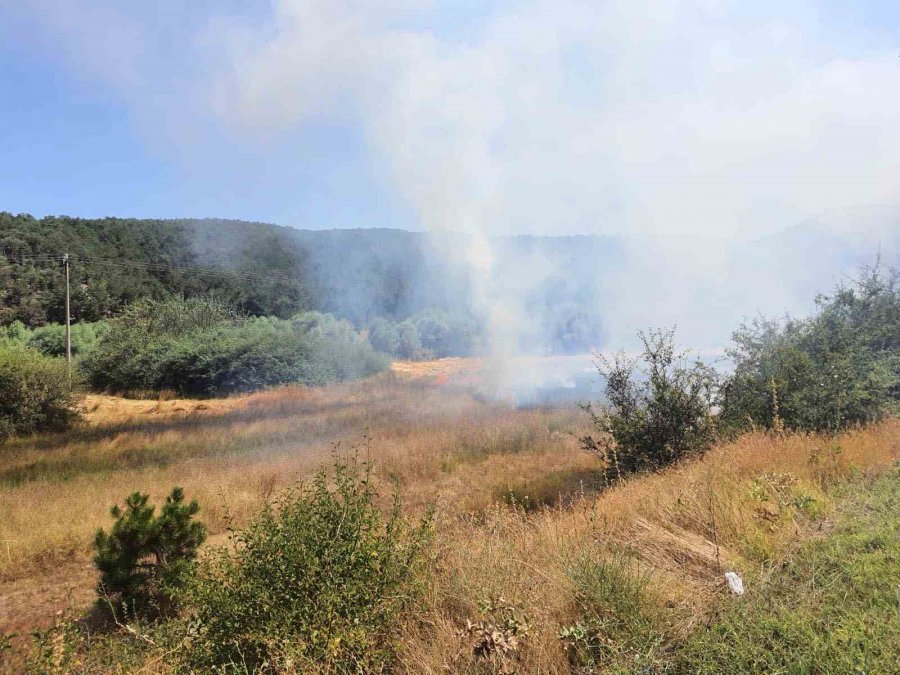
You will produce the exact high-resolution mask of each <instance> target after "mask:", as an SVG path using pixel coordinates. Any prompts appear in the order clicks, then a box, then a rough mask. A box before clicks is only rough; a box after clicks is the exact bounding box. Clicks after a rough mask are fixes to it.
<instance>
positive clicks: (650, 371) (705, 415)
mask: <svg viewBox="0 0 900 675" xmlns="http://www.w3.org/2000/svg"><path fill="white" fill-rule="evenodd" d="M639 336H640V338H641V341H642V342H643V345H644V350H643V354H642V356H641V359H629V358H627V357H626V356H625V355H624V354H619V355H617V356H616V357H614V358H613V359H612V360H608V359H606V358H605V357H602V356H601V357H600V362H599V363H598V364H597V368H598V370H599V372H600V374H601V375H602V376H603V377H604V379H605V381H606V392H605V393H606V405H605V406H604V407H603V408H601V409H597V408H595V407H593V406H592V405H590V404H588V405H585V406H584V409H585V410H586V411H587V412H588V414H589V415H590V416H591V419H592V421H593V423H594V426H595V428H596V429H597V431H598V432H599V433H598V436H597V437H594V436H584V437H583V438H581V446H582V448H584V449H585V450H587V451H589V452H592V453H594V454H596V455H598V456H599V457H600V458H601V459H603V460H604V462H605V464H606V466H607V479H608V480H617V479H619V478H621V477H622V476H624V475H625V474H630V473H634V472H636V471H642V470H653V469H659V468H661V467H664V466H666V465H668V464H671V463H672V462H675V461H678V460H680V459H682V458H684V457H687V456H689V455H693V454H698V453H702V452H705V451H706V450H707V449H709V447H710V446H711V445H712V443H713V441H714V440H715V438H716V425H715V419H714V417H713V415H712V414H711V411H712V408H713V406H714V404H715V402H716V397H717V393H718V388H719V376H718V374H717V373H716V371H715V369H713V368H712V367H710V366H708V365H706V364H704V363H702V362H701V361H699V360H698V361H694V362H693V363H689V362H688V361H687V360H686V357H687V354H686V353H678V352H677V351H676V348H675V332H674V330H656V331H650V332H648V333H640V334H639ZM641 361H643V366H641Z"/></svg>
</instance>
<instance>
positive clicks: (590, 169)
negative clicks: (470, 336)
mask: <svg viewBox="0 0 900 675" xmlns="http://www.w3.org/2000/svg"><path fill="white" fill-rule="evenodd" d="M638 4H639V3H633V2H610V3H602V2H597V3H577V2H554V3H546V2H540V1H536V2H521V3H497V4H491V3H481V2H472V1H467V2H455V3H446V4H443V5H442V4H440V3H437V4H434V3H430V2H428V1H427V0H396V1H391V0H389V1H387V2H379V3H376V2H366V1H365V0H358V1H355V2H344V1H340V0H334V1H332V2H324V3H323V2H302V1H300V0H297V1H296V2H293V1H291V0H280V1H278V2H274V3H270V2H264V1H260V2H237V1H236V0H235V1H232V2H212V1H208V0H195V1H193V2H190V3H187V2H186V3H176V2H149V3H147V2H141V3H137V2H113V1H111V0H106V1H104V0H95V1H93V2H87V1H86V0H63V1H53V0H35V2H29V3H20V2H14V1H13V0H4V1H2V2H0V100H2V101H3V104H2V105H0V129H2V131H0V151H2V156H3V158H4V161H3V168H2V169H0V209H3V210H9V211H13V212H29V213H33V214H35V215H38V216H41V215H45V214H62V213H65V214H71V215H79V216H85V217H96V216H103V215H122V216H126V215H127V216H140V217H174V216H218V217H231V218H242V219H249V220H264V221H272V222H278V223H283V224H291V225H296V226H301V227H317V228H318V227H383V226H396V227H405V228H408V229H427V228H429V227H453V226H455V225H457V223H456V219H459V220H460V221H461V222H463V225H462V227H465V226H466V225H465V224H466V223H469V222H474V221H477V222H478V228H479V229H486V230H489V231H493V230H494V228H496V230H497V231H503V232H506V231H513V232H517V231H534V232H542V233H554V232H575V231H577V232H591V231H607V230H608V231H612V232H615V231H621V230H622V229H623V228H624V229H626V230H629V229H635V230H641V228H644V229H643V230H642V231H644V232H645V234H646V233H649V234H660V233H662V234H667V233H669V232H670V229H671V232H672V233H675V234H677V233H680V232H682V231H683V230H685V229H691V228H693V229H696V230H698V231H702V232H703V233H704V234H709V235H711V236H714V235H716V234H718V233H719V230H720V229H721V230H722V231H724V232H725V233H726V234H727V233H730V232H733V231H740V230H742V229H746V223H747V222H753V223H767V224H768V225H766V227H782V226H788V225H789V224H791V223H792V222H796V220H797V219H801V218H803V217H804V215H805V214H814V213H816V212H817V211H818V210H828V209H830V208H841V207H845V206H848V205H853V204H858V203H872V202H879V203H883V202H885V201H889V200H890V198H891V183H890V175H891V173H892V172H893V171H895V170H896V169H897V166H898V165H897V164H896V163H891V162H890V161H886V160H885V159H884V156H886V155H888V154H890V153H892V152H893V151H896V150H900V142H898V132H897V131H896V129H897V127H898V126H900V125H897V124H896V120H897V119H898V118H897V117H896V116H895V113H897V112H900V102H898V95H895V94H893V93H891V90H893V91H900V58H897V57H898V55H900V4H898V3H896V2H890V1H883V2H878V1H875V0H867V1H865V2H855V3H846V2H837V1H836V0H831V1H829V2H824V3H817V2H796V3H780V2H779V3H775V2H772V3H769V2H762V3H753V8H752V9H748V4H747V3H730V2H707V3H696V2H695V3H683V2H651V3H647V5H646V7H643V8H640V9H638V10H635V9H634V8H635V6H637V5H638ZM698 8H699V9H698ZM889 58H893V62H891V61H889ZM722 63H725V64H728V65H727V66H721V64H722ZM892 64H893V65H895V66H897V68H894V69H893V71H891V69H890V67H891V65H892ZM854 82H861V83H862V84H861V88H863V87H864V88H865V90H862V91H857V92H855V93H853V92H851V93H850V94H849V95H848V96H846V97H843V94H844V93H845V92H846V91H847V90H848V87H849V86H850V85H852V84H853V83H854ZM773 83H774V84H773ZM876 90H877V92H876ZM876 93H877V95H873V94H876ZM811 105H818V106H820V109H821V110H819V109H818V108H817V112H815V113H814V115H815V118H814V119H810V118H809V114H810V113H809V106H811ZM869 106H871V109H869ZM747 110H750V111H752V113H747V112H746V111H747ZM720 121H721V127H719V126H718V125H719V123H720ZM892 127H893V128H892ZM745 132H746V139H745V140H746V142H745V143H741V142H739V140H735V137H736V136H739V135H743V134H745ZM798 139H801V140H798ZM842 165H843V166H842ZM822 167H826V168H827V167H830V168H828V169H827V170H823V169H822ZM782 172H783V173H782ZM847 174H849V175H850V176H851V179H850V180H848V181H844V180H843V178H842V176H845V175H847ZM798 175H809V176H815V179H814V180H813V179H810V180H809V181H808V183H804V184H798V185H795V186H793V185H792V186H791V190H790V191H787V190H786V189H785V188H784V185H785V184H786V182H787V183H790V181H791V180H792V179H793V177H796V176H798ZM894 175H896V174H894ZM853 176H857V177H858V178H857V179H856V181H855V182H854V179H853V178H852V177H853ZM717 181H721V183H719V182H717ZM845 183H846V184H845ZM838 184H840V186H841V188H840V189H837V190H836V189H835V186H836V185H838ZM737 185H742V186H745V189H737V188H736V187H735V186H737ZM710 194H712V195H721V203H715V202H716V197H707V195H710ZM707 200H708V201H710V204H708V205H704V206H703V208H700V207H699V206H697V205H698V204H701V203H703V202H705V201H707ZM819 202H821V203H819ZM655 205H659V206H658V207H657V206H655ZM770 209H771V210H770ZM776 209H778V211H776ZM773 214H777V215H773ZM781 214H784V215H783V216H782V215H781ZM723 223H726V224H727V223H734V225H733V227H729V225H723ZM760 227H763V226H762V225H761V226H760Z"/></svg>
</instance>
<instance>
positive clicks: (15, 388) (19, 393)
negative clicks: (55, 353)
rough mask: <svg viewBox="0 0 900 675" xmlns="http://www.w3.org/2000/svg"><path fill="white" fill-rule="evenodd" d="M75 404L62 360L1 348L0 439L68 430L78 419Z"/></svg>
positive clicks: (10, 346)
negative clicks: (38, 432) (40, 432)
mask: <svg viewBox="0 0 900 675" xmlns="http://www.w3.org/2000/svg"><path fill="white" fill-rule="evenodd" d="M77 401H78V397H77V395H76V393H75V390H74V388H73V386H72V383H71V381H70V378H69V376H68V373H67V370H66V363H65V361H64V360H62V359H58V358H53V357H49V356H44V355H43V354H41V353H40V352H39V351H37V350H36V349H32V348H31V347H26V346H23V345H16V344H5V345H0V440H3V439H4V438H7V437H9V436H12V435H16V434H31V433H35V432H37V431H63V430H65V429H68V428H69V427H70V426H71V425H72V424H73V423H74V422H76V421H77V420H78V417H79V415H78V412H77V410H76V404H77Z"/></svg>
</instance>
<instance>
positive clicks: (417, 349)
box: [368, 309, 482, 359]
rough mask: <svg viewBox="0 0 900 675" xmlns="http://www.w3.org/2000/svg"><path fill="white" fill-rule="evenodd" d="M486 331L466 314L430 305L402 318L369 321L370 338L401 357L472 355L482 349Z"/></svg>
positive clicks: (381, 347)
mask: <svg viewBox="0 0 900 675" xmlns="http://www.w3.org/2000/svg"><path fill="white" fill-rule="evenodd" d="M481 335H482V331H481V330H480V328H479V326H478V324H477V322H476V321H475V320H474V319H473V318H472V317H471V316H467V315H463V314H451V313H449V312H445V311H443V310H440V309H428V310H425V311H422V312H419V313H418V314H415V315H414V316H412V317H410V318H408V319H405V320H403V321H399V322H393V321H390V320H389V319H385V318H381V317H379V318H376V319H375V320H374V321H372V322H371V323H370V324H369V330H368V337H369V342H371V344H372V346H373V347H375V349H377V350H378V351H380V352H384V353H385V354H390V355H391V356H395V357H397V358H401V359H432V358H443V357H445V356H468V355H471V354H475V353H477V352H478V351H479V347H480V344H481Z"/></svg>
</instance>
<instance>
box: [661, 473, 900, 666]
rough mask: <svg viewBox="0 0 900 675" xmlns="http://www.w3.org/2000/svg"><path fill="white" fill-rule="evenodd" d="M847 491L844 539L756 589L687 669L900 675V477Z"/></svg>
mask: <svg viewBox="0 0 900 675" xmlns="http://www.w3.org/2000/svg"><path fill="white" fill-rule="evenodd" d="M842 492H843V493H842V494H841V495H840V496H839V498H838V512H837V525H836V528H835V530H834V531H833V532H831V533H830V534H828V535H827V536H825V537H822V538H817V539H815V540H813V541H811V542H809V543H808V544H807V545H805V546H803V547H801V548H800V549H798V550H797V551H796V552H795V553H794V554H793V555H791V556H790V557H789V558H787V559H786V560H785V561H784V562H783V563H782V564H781V565H779V566H777V567H775V568H774V569H771V570H768V571H766V572H765V573H764V574H763V575H762V576H761V578H759V579H758V580H754V581H753V582H751V585H750V589H749V592H748V594H747V596H746V600H744V601H742V602H738V603H736V604H734V606H733V607H732V608H730V609H728V610H726V611H725V612H724V613H723V614H721V615H720V616H718V617H716V618H715V619H714V621H713V624H712V627H711V628H709V629H708V630H700V631H698V632H697V633H695V634H694V635H693V636H692V637H691V639H689V640H688V641H687V642H686V644H685V645H684V647H683V648H682V650H681V653H680V655H679V660H678V666H679V670H682V671H685V672H699V673H763V672H765V673H813V672H816V673H889V672H897V670H896V669H897V668H900V665H898V664H900V616H898V607H897V602H898V599H897V595H896V588H897V586H898V583H900V519H898V514H900V472H898V471H896V470H894V471H893V472H892V473H890V474H888V475H885V476H883V477H882V478H881V479H879V480H877V481H876V482H874V483H873V484H871V485H868V484H865V483H864V484H858V485H855V486H852V487H848V488H846V490H844V491H842Z"/></svg>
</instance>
